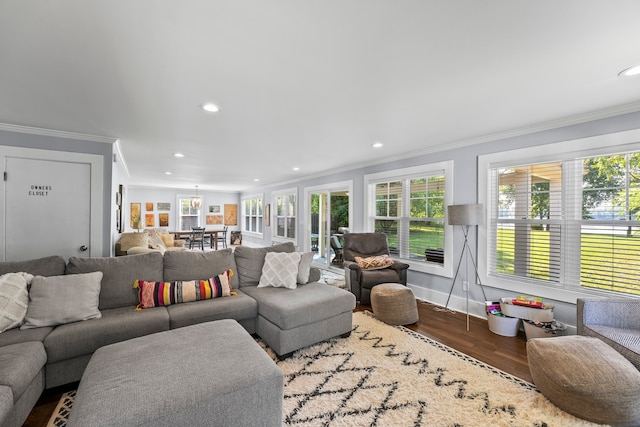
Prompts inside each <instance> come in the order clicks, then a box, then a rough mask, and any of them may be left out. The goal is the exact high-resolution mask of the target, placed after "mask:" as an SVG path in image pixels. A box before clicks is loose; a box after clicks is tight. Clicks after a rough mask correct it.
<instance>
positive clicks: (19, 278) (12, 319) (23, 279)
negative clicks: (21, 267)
mask: <svg viewBox="0 0 640 427" xmlns="http://www.w3.org/2000/svg"><path fill="white" fill-rule="evenodd" d="M32 279H33V276H32V275H31V274H28V273H7V274H3V275H2V276H0V333H2V332H4V331H6V330H9V329H13V328H15V327H18V326H20V325H22V323H23V322H24V316H25V314H27V306H28V304H29V293H28V292H27V286H28V285H29V283H31V280H32Z"/></svg>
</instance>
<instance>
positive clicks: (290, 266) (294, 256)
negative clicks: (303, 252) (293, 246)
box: [258, 252, 300, 289]
mask: <svg viewBox="0 0 640 427" xmlns="http://www.w3.org/2000/svg"><path fill="white" fill-rule="evenodd" d="M299 265H300V254H299V253H297V252H292V253H285V252H283V253H277V252H269V253H267V254H266V255H265V258H264V266H263V267H262V276H261V277H260V282H259V283H258V287H259V288H265V287H268V286H271V287H274V288H288V289H295V288H296V287H297V284H296V278H297V277H298V266H299Z"/></svg>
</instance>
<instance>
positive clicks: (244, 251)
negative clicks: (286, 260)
mask: <svg viewBox="0 0 640 427" xmlns="http://www.w3.org/2000/svg"><path fill="white" fill-rule="evenodd" d="M295 250H296V247H295V245H294V244H293V243H291V242H287V243H280V244H277V245H273V246H266V247H262V248H251V247H248V246H238V247H237V248H235V250H234V255H235V259H236V266H237V267H238V279H239V282H240V287H243V286H255V285H257V284H258V282H259V281H260V277H261V276H262V266H263V265H264V257H265V255H266V254H267V253H268V252H287V253H290V252H295Z"/></svg>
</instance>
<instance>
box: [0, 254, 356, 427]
mask: <svg viewBox="0 0 640 427" xmlns="http://www.w3.org/2000/svg"><path fill="white" fill-rule="evenodd" d="M294 251H295V247H294V245H293V244H282V245H274V246H271V247H267V248H248V247H243V246H241V247H237V248H235V251H234V250H232V249H225V250H220V251H214V252H199V251H167V252H165V253H164V255H163V254H162V253H160V252H152V253H147V254H141V255H133V256H127V257H115V258H75V257H74V258H71V259H69V262H68V263H65V261H64V259H63V258H61V257H55V256H54V257H48V258H44V259H39V260H32V261H25V262H22V263H0V273H1V274H4V273H7V272H17V271H26V272H29V273H31V274H34V275H40V276H48V277H51V278H57V277H59V276H61V275H66V276H67V277H68V278H69V279H78V278H84V277H89V276H87V275H89V274H91V273H95V272H100V273H101V275H102V277H101V280H100V283H99V303H98V309H99V317H94V318H91V319H89V320H84V321H74V322H70V323H64V324H59V325H55V326H46V327H38V328H33V329H26V330H22V329H19V328H15V329H10V330H8V331H5V332H3V333H0V426H2V427H5V426H19V425H21V424H22V422H23V421H24V419H25V418H26V416H27V415H28V414H29V411H30V410H31V408H32V407H33V405H34V404H35V403H36V401H37V399H38V397H39V395H40V394H41V392H42V391H43V390H44V388H51V387H56V386H59V385H62V384H67V383H70V382H74V381H78V380H80V378H81V376H82V373H83V371H84V369H85V368H86V366H87V364H88V362H89V360H90V358H91V356H92V354H93V353H94V352H95V351H96V350H97V349H98V348H100V347H102V346H104V345H107V344H112V343H116V342H120V341H124V340H128V339H131V338H135V337H140V336H144V335H149V334H152V333H155V332H161V331H166V330H169V329H174V328H180V327H183V326H187V325H192V324H196V323H202V322H208V321H213V320H221V319H234V320H236V321H238V323H240V325H242V326H243V327H244V329H245V330H247V331H248V332H249V333H252V334H255V333H257V335H259V336H260V337H261V338H262V339H263V340H264V341H265V343H266V344H267V345H268V346H269V347H270V348H272V349H273V350H274V351H275V352H276V354H277V355H278V356H280V357H284V356H287V355H288V354H289V353H291V352H293V351H295V350H297V349H299V348H302V347H305V346H308V345H311V344H314V343H316V342H319V341H322V340H326V339H329V338H332V337H335V336H339V335H347V334H349V333H350V332H351V317H352V311H353V309H354V308H355V298H354V296H353V295H352V294H351V293H350V292H348V291H345V290H343V289H339V288H336V287H332V286H329V285H326V284H323V283H318V282H317V280H319V278H320V272H319V270H317V269H315V268H311V267H310V262H309V270H308V274H307V281H306V283H304V284H302V283H300V284H298V285H297V286H296V287H295V288H294V289H289V288H281V287H264V288H263V287H258V282H259V280H260V274H261V272H262V269H263V265H264V262H265V256H266V254H267V253H269V252H294ZM229 269H230V270H232V271H233V275H232V276H231V284H232V286H233V289H234V293H235V295H232V296H229V297H221V298H214V299H206V300H202V301H195V302H188V303H181V304H172V305H168V306H160V307H154V308H145V309H142V310H136V306H137V305H138V303H139V298H138V291H137V290H136V289H134V287H133V284H134V282H135V281H136V280H140V279H143V280H146V281H165V282H170V281H178V280H198V279H208V278H210V277H215V276H216V275H218V274H221V273H223V272H224V271H226V270H229ZM72 275H75V277H70V276H72ZM78 275H83V276H78ZM91 277H94V276H91ZM256 279H257V280H256ZM73 286H80V287H82V288H83V289H84V288H85V287H89V286H95V284H94V283H91V284H90V283H88V282H87V283H78V281H77V280H74V285H73ZM78 289H80V288H78ZM16 345H18V346H24V345H28V346H30V347H33V348H32V349H30V350H29V352H28V355H25V356H24V357H22V358H21V357H15V354H16V353H20V354H22V353H23V351H20V349H18V348H16V347H13V346H16ZM3 355H4V356H3ZM25 359H26V361H25ZM15 372H20V374H19V375H16V374H15Z"/></svg>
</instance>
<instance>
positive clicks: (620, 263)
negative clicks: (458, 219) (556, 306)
mask: <svg viewBox="0 0 640 427" xmlns="http://www.w3.org/2000/svg"><path fill="white" fill-rule="evenodd" d="M618 135H619V136H620V135H624V136H627V137H629V138H631V140H634V139H635V141H638V140H640V139H638V138H634V137H633V135H634V134H633V133H622V134H618ZM635 135H636V136H640V133H637V132H636V134H635ZM623 139H624V138H623ZM565 145H566V144H565ZM580 145H582V146H583V147H584V149H580V150H579V151H569V150H567V151H562V146H561V145H560V144H552V145H550V146H549V148H550V150H547V147H545V150H540V149H539V148H538V149H537V150H538V152H541V151H555V152H554V153H552V154H548V155H545V156H544V157H539V156H538V157H531V158H527V157H526V156H525V154H527V153H530V152H531V151H529V150H528V149H527V150H516V151H517V152H519V153H514V152H509V155H510V157H511V158H510V159H508V160H504V159H500V158H501V157H503V156H500V155H489V156H481V157H484V159H483V160H482V162H483V163H484V164H485V166H486V168H487V169H485V172H486V173H488V179H487V180H486V182H487V188H486V200H487V206H488V221H487V225H486V241H485V242H484V244H485V245H486V248H487V251H486V257H485V258H484V259H483V257H482V255H483V254H482V252H483V251H480V252H479V254H478V255H479V258H480V266H479V267H480V270H481V277H482V275H483V274H484V275H485V277H486V279H485V277H483V283H486V284H489V285H491V284H492V283H500V284H501V286H505V287H507V288H509V289H512V290H517V291H521V292H522V291H524V292H527V293H534V294H541V293H545V290H544V288H543V287H547V288H551V289H553V288H555V289H556V290H559V291H561V292H555V294H554V292H553V291H551V293H549V291H547V292H546V295H541V296H547V297H554V298H557V299H561V300H567V301H572V300H573V301H575V295H574V296H573V298H571V297H570V296H569V295H568V293H567V292H562V291H568V292H574V293H579V294H580V293H582V294H584V293H594V292H602V291H606V292H610V293H622V294H634V295H640V144H624V145H614V144H608V143H607V142H606V136H603V137H594V138H587V139H585V140H581V144H580ZM592 147H593V148H592ZM598 147H606V148H598ZM581 148H582V147H581ZM554 149H559V150H554ZM531 153H532V152H531ZM532 154H533V153H532ZM480 170H482V169H480ZM481 245H482V242H481ZM481 247H484V245H482V246H481ZM527 284H528V291H526V290H525V287H526V286H527ZM532 285H533V286H540V287H539V288H537V289H535V288H534V289H535V290H532ZM559 297H560V298H559ZM563 297H564V298H563Z"/></svg>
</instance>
